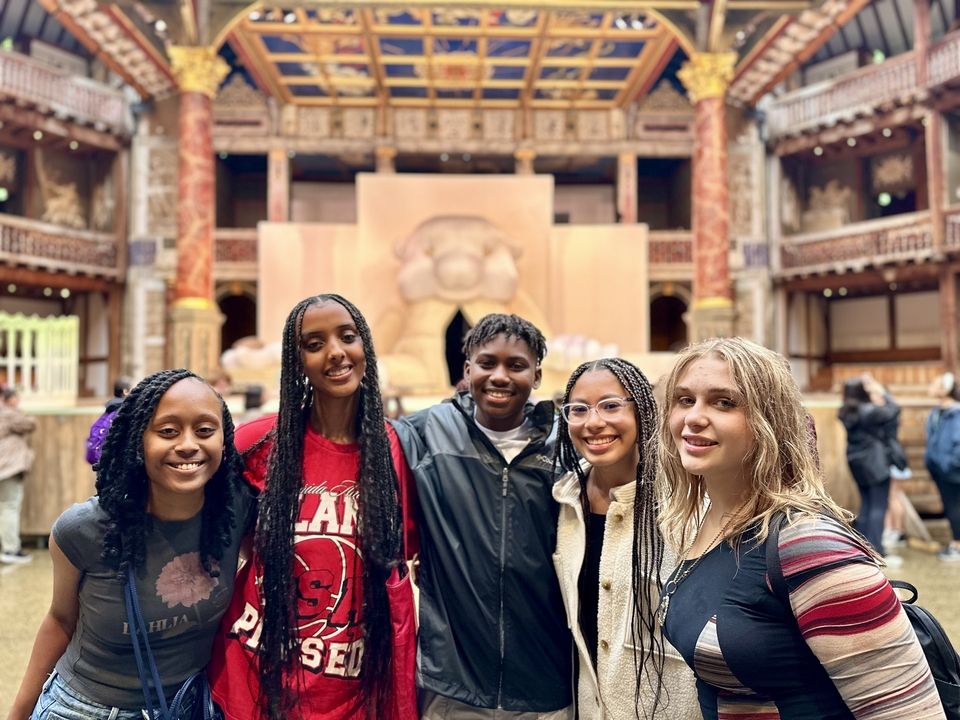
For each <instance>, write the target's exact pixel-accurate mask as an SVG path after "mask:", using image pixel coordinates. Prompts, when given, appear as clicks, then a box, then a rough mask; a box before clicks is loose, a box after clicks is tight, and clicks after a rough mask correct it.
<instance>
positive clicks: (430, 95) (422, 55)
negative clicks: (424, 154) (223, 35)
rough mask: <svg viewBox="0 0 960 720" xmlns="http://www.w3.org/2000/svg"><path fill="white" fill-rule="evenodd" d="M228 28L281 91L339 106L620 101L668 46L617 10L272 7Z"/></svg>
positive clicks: (653, 28) (653, 27)
mask: <svg viewBox="0 0 960 720" xmlns="http://www.w3.org/2000/svg"><path fill="white" fill-rule="evenodd" d="M234 32H235V33H237V34H238V35H241V36H243V40H244V43H243V44H244V46H245V47H248V48H252V49H253V52H252V53H251V57H250V62H252V63H253V64H255V65H256V68H255V70H256V71H257V73H258V74H261V75H263V76H264V77H268V78H270V79H271V83H272V84H273V85H274V86H276V87H280V88H283V91H284V99H285V100H287V101H289V100H291V99H292V101H293V102H298V101H301V100H302V101H303V102H304V103H306V104H330V105H342V106H349V105H350V104H351V101H352V100H356V101H357V104H365V105H369V99H370V98H371V97H376V98H378V99H379V100H380V102H381V103H386V104H390V103H391V102H392V101H393V100H397V101H398V102H399V104H402V105H423V106H431V105H432V106H443V105H444V103H445V102H447V103H450V104H452V105H456V106H461V107H462V106H463V105H464V103H467V104H468V105H475V106H479V107H482V106H484V105H485V104H486V103H489V105H490V106H491V107H504V106H505V105H506V106H508V107H509V106H510V105H511V104H513V105H514V106H519V105H521V104H525V103H532V104H533V106H534V107H536V106H537V104H538V102H540V103H541V106H543V107H557V106H558V103H577V102H580V101H584V102H589V103H593V104H594V106H596V107H615V106H616V105H617V104H618V103H621V104H622V103H623V102H624V98H625V97H626V96H628V94H629V93H628V92H627V90H628V89H629V88H628V83H629V86H630V87H633V86H634V84H636V83H638V81H640V82H642V81H643V80H644V78H645V75H644V73H652V72H658V68H662V67H663V64H664V62H663V57H662V56H663V54H664V53H667V52H670V53H672V52H673V48H674V47H675V45H674V44H673V42H672V36H670V35H669V31H668V30H667V29H666V28H665V27H661V26H659V25H657V23H655V22H652V21H650V19H649V18H647V17H646V16H644V15H643V14H642V13H630V14H621V13H617V12H612V11H609V12H595V11H589V12H570V11H551V12H547V11H544V10H526V9H489V8H487V9H462V8H444V7H433V8H403V7H396V8H379V9H371V8H361V9H351V8H327V9H319V10H318V9H309V10H308V9H304V8H302V7H298V8H295V9H288V8H283V7H274V8H270V7H267V8H264V9H262V10H259V11H254V12H252V13H251V15H250V17H249V18H248V19H247V20H245V21H243V22H241V23H240V25H239V26H238V27H237V29H236V30H235V31H234ZM352 56H355V57H356V61H352V60H351V59H350V58H351V57H352ZM301 58H302V60H301ZM652 79H653V78H650V80H652ZM361 99H362V100H363V101H364V102H363V103H360V102H359V101H360V100H361Z"/></svg>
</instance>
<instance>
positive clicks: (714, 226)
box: [677, 53, 736, 340]
mask: <svg viewBox="0 0 960 720" xmlns="http://www.w3.org/2000/svg"><path fill="white" fill-rule="evenodd" d="M735 63H736V54H734V53H696V54H694V55H693V56H691V57H690V59H689V60H688V61H687V62H685V63H684V64H683V67H682V68H681V69H680V72H679V73H677V75H678V77H679V78H680V81H681V82H682V83H683V85H684V87H685V88H686V89H687V93H688V95H689V97H690V100H691V102H692V103H693V105H694V113H695V114H694V137H693V305H692V307H691V310H690V319H691V321H692V322H691V325H692V328H691V329H692V339H693V340H703V339H705V338H709V337H727V336H730V335H732V334H733V331H734V320H735V317H736V311H735V308H734V305H733V292H732V288H731V281H730V266H729V243H730V240H729V232H730V231H729V226H730V202H729V189H728V178H727V126H726V117H725V104H724V95H725V94H726V92H727V87H728V86H729V84H730V81H731V80H732V79H733V68H734V64H735Z"/></svg>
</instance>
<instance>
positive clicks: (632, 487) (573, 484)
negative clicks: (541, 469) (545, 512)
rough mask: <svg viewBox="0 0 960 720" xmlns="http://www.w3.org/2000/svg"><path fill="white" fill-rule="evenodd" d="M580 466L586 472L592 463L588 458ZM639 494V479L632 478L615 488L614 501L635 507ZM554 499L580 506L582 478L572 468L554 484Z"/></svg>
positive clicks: (565, 503) (581, 461)
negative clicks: (635, 499)
mask: <svg viewBox="0 0 960 720" xmlns="http://www.w3.org/2000/svg"><path fill="white" fill-rule="evenodd" d="M580 468H581V469H582V470H583V471H584V472H585V473H587V472H590V463H588V462H587V461H586V460H580ZM636 496H637V481H636V480H631V481H630V482H628V483H627V484H626V485H621V486H620V487H618V488H614V490H613V502H615V503H619V504H621V505H628V506H630V507H633V501H634V498H636ZM553 499H554V500H556V501H557V502H558V503H561V504H564V505H574V506H576V507H579V506H580V479H579V478H578V477H577V474H576V473H575V472H573V471H572V470H571V471H570V472H566V473H564V474H563V475H561V476H560V478H559V479H558V480H557V482H556V483H554V485H553Z"/></svg>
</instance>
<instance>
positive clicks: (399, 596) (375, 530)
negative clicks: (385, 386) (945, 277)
mask: <svg viewBox="0 0 960 720" xmlns="http://www.w3.org/2000/svg"><path fill="white" fill-rule="evenodd" d="M282 347H283V355H282V367H281V379H280V402H279V412H278V413H277V414H276V415H271V416H265V417H262V418H260V419H257V420H254V421H252V422H250V423H247V424H245V425H243V426H241V427H240V428H239V429H238V430H237V432H236V436H234V429H233V424H232V420H231V418H230V413H229V411H228V410H227V408H226V405H225V404H224V402H223V401H222V399H221V398H220V397H219V396H218V395H217V394H216V393H215V392H214V391H213V390H212V389H211V388H210V387H209V386H208V385H206V384H205V383H204V382H203V381H202V380H200V379H199V378H197V377H196V376H195V375H193V374H192V373H190V372H189V371H185V370H172V371H164V372H161V373H157V374H155V375H153V376H150V377H149V378H147V379H145V380H144V381H142V382H141V383H140V384H139V385H137V386H136V387H135V388H134V389H133V390H132V391H131V392H130V394H129V396H128V397H127V398H126V399H125V400H124V401H123V404H122V405H121V406H120V408H119V410H118V412H117V415H116V417H115V418H114V420H113V424H112V425H111V427H110V430H109V433H108V435H107V438H106V441H105V442H104V445H103V452H102V457H101V458H100V461H99V463H98V465H97V468H96V469H97V496H96V497H94V498H92V499H91V500H89V501H88V502H86V503H83V504H81V505H77V506H74V507H73V508H70V509H68V510H67V511H66V512H65V513H64V514H63V516H61V518H60V519H59V520H58V521H57V523H56V524H55V525H54V528H53V531H52V535H51V540H50V552H51V557H52V558H53V565H54V590H53V594H54V597H53V602H52V604H51V607H50V610H49V612H48V613H47V615H46V617H45V618H44V620H43V622H42V625H41V627H40V630H39V632H38V636H37V640H36V643H35V646H34V650H33V653H32V656H31V658H30V661H29V665H28V668H27V672H26V675H25V677H24V680H23V683H22V686H21V688H20V691H19V693H18V695H17V698H16V700H15V702H14V706H13V710H12V712H11V714H10V720H26V719H27V718H34V719H36V720H47V719H48V718H49V719H53V718H80V717H83V718H98V719H99V718H102V719H103V720H133V719H134V718H142V717H145V716H148V715H147V711H145V710H144V708H145V707H147V706H148V705H149V703H147V704H145V702H144V700H145V696H146V694H147V692H148V690H150V682H149V678H147V679H146V680H145V681H143V682H142V681H141V680H142V677H141V676H142V675H143V671H142V670H138V667H137V664H136V663H134V655H135V654H136V655H139V653H140V651H139V650H137V651H136V652H135V651H134V646H133V643H132V642H131V637H130V628H129V623H128V618H130V617H132V616H131V615H130V614H129V612H127V608H125V604H126V603H128V602H129V604H131V605H133V604H136V603H135V601H136V600H137V599H139V606H140V608H142V614H143V616H144V618H145V620H146V621H147V622H146V623H145V628H146V635H147V638H148V640H149V642H150V651H151V652H152V655H153V657H154V658H155V660H156V668H157V670H158V673H157V674H156V675H155V676H154V678H155V682H154V683H153V684H154V685H156V684H158V683H157V680H158V681H159V684H160V685H161V687H160V688H159V691H160V697H161V699H165V700H166V703H165V702H161V703H160V705H161V711H160V712H161V714H159V715H156V717H161V716H162V717H164V718H165V720H187V719H188V718H194V717H203V716H204V715H203V714H202V711H208V710H210V709H211V708H213V705H212V703H209V702H207V701H206V698H205V694H204V692H203V686H202V683H194V684H193V685H191V686H190V687H191V690H190V691H189V692H186V693H180V695H181V696H182V697H175V696H177V694H178V690H179V689H180V688H181V687H182V686H183V684H184V682H185V681H186V680H188V678H191V677H192V676H194V675H196V674H197V673H202V672H206V675H207V677H208V678H209V683H210V687H211V689H212V699H213V700H215V701H216V705H217V708H216V710H218V711H219V712H222V713H223V716H224V717H225V718H227V719H228V720H259V719H260V718H265V719H268V720H279V719H280V718H304V719H305V720H362V719H364V718H383V719H384V720H413V719H414V718H418V717H421V718H426V719H427V720H448V719H449V720H461V719H462V720H472V719H474V718H477V719H480V718H498V719H499V718H502V719H511V720H561V719H562V720H567V719H570V720H572V719H573V718H574V717H579V718H581V719H583V720H586V719H588V718H598V719H599V718H606V719H608V720H615V719H619V718H624V719H627V718H635V717H661V718H668V719H670V720H685V719H686V718H700V717H701V716H702V717H704V718H717V719H719V718H738V717H751V718H760V717H762V718H783V719H784V720H800V719H811V720H812V719H814V718H816V719H817V720H824V719H832V718H851V717H852V718H857V719H858V720H860V719H866V718H870V719H875V720H878V719H880V718H894V717H896V718H905V717H910V718H915V719H918V720H919V719H921V718H943V717H944V715H943V710H942V709H941V706H940V702H939V698H938V696H937V691H936V688H935V685H934V681H933V678H932V676H931V674H930V670H929V668H928V666H927V664H926V661H925V660H924V656H923V654H922V651H921V648H920V645H919V643H918V641H917V639H916V637H915V635H914V634H913V630H912V629H911V627H910V625H909V623H908V621H907V619H906V616H905V615H904V612H903V610H902V609H901V608H900V604H899V602H898V601H897V598H896V596H895V595H894V592H893V590H892V589H891V587H890V585H889V584H888V583H887V581H886V580H885V579H884V576H883V574H882V573H881V570H880V567H879V564H878V562H879V558H878V557H877V555H876V554H875V553H874V552H873V551H872V550H871V549H870V547H869V544H867V543H866V542H865V541H864V539H863V538H862V537H861V536H860V535H859V534H858V533H856V532H855V531H854V530H853V529H852V528H851V527H850V524H849V520H850V516H849V514H848V513H847V512H846V511H844V510H842V509H841V508H839V507H838V506H837V505H835V504H834V503H833V501H831V499H830V498H829V496H828V495H827V494H826V492H825V490H824V486H823V482H822V478H821V475H820V472H819V469H818V467H817V464H816V461H815V448H813V447H811V444H810V442H809V435H808V429H807V422H806V415H805V412H804V410H803V406H802V403H801V397H800V394H799V391H798V390H797V387H796V384H795V383H794V381H793V379H792V378H791V376H790V372H789V368H788V366H787V363H786V361H785V360H784V359H783V358H782V357H781V356H779V355H777V354H776V353H774V352H772V351H769V350H766V349H764V348H762V347H760V346H757V345H754V344H753V343H750V342H748V341H746V340H742V339H737V338H733V339H725V340H714V341H709V342H707V343H701V344H698V345H695V346H693V347H691V348H688V349H687V350H685V351H684V352H682V353H681V354H680V355H679V357H678V360H677V364H676V366H675V368H674V369H673V371H672V372H671V373H670V375H669V376H668V377H667V379H666V381H665V391H666V394H665V398H664V400H663V402H662V406H661V407H660V408H659V409H658V405H657V402H656V400H655V399H654V394H653V388H652V387H651V384H650V383H649V381H648V380H647V378H646V377H645V376H644V374H643V373H642V372H641V371H640V370H639V369H638V368H637V367H636V366H635V365H633V364H631V363H629V362H627V361H626V360H623V359H618V358H609V359H603V360H597V361H595V362H590V363H586V364H584V365H581V366H580V367H579V368H577V369H576V371H575V372H574V373H573V375H572V376H571V378H570V381H569V383H568V385H567V387H566V390H565V392H564V394H563V398H562V401H561V402H560V408H559V413H558V412H557V408H556V406H555V405H554V403H552V402H549V401H544V402H540V403H532V402H530V396H531V394H532V393H533V391H534V390H536V388H537V387H538V386H539V384H540V380H541V362H542V360H543V358H544V355H545V353H546V343H545V340H544V337H543V335H542V334H541V332H540V331H539V330H538V329H537V328H536V327H534V326H533V325H532V324H530V323H529V322H527V321H525V320H523V319H522V318H519V317H516V316H511V315H489V316H486V317H484V318H482V319H481V320H480V321H479V322H478V323H477V324H476V326H475V327H473V328H472V329H471V331H470V333H469V334H468V335H467V337H466V339H465V341H464V352H465V356H466V362H465V367H464V379H465V384H466V385H467V390H466V391H465V392H461V393H458V394H457V395H456V396H455V397H454V398H452V399H451V400H449V401H447V402H444V403H441V404H439V405H436V406H433V407H430V408H428V409H426V410H423V411H421V412H418V413H414V414H413V415H410V416H406V417H403V418H400V419H399V420H397V421H395V422H390V423H388V422H386V421H385V419H384V411H383V405H382V400H381V395H380V389H379V385H378V377H377V361H376V355H375V352H374V347H373V341H372V337H371V333H370V329H369V326H368V325H367V323H366V321H365V320H364V318H363V316H362V315H361V313H360V312H359V310H358V309H357V308H356V307H354V306H353V305H352V304H351V303H350V302H349V301H347V300H346V299H344V298H342V297H340V296H337V295H320V296H317V297H312V298H308V299H306V300H304V301H303V302H301V303H299V304H298V305H297V306H296V307H295V308H294V309H293V310H292V311H291V313H290V315H289V317H288V319H287V322H286V325H285V326H284V330H283V341H282ZM770 543H774V546H773V548H772V552H773V553H774V555H773V556H775V557H776V558H778V560H779V563H778V565H780V566H781V568H782V576H783V578H784V579H785V583H786V587H787V588H788V597H785V598H780V597H778V596H777V594H776V593H775V592H774V590H773V586H772V585H771V584H770V582H769V578H768V573H767V566H766V564H767V558H768V557H771V550H770V549H769V548H767V545H768V544H770ZM238 556H239V557H240V560H239V569H238ZM414 556H416V557H418V559H419V563H418V565H417V566H416V567H417V571H416V583H417V586H418V588H419V613H418V615H417V614H416V611H415V610H414V599H413V589H412V586H411V578H410V575H409V574H408V573H407V567H408V565H407V562H406V561H407V560H409V559H411V558H413V557H414ZM125 586H128V587H133V588H134V590H133V593H134V595H135V597H134V598H132V599H131V597H130V594H129V591H127V592H126V595H125ZM415 686H416V687H415ZM164 713H165V714H164Z"/></svg>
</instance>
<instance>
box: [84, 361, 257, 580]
mask: <svg viewBox="0 0 960 720" xmlns="http://www.w3.org/2000/svg"><path fill="white" fill-rule="evenodd" d="M187 378H193V379H195V380H197V381H199V382H204V381H203V379H202V378H200V377H198V376H197V375H195V374H194V373H192V372H190V371H189V370H184V369H178V370H161V371H160V372H157V373H154V374H153V375H150V376H148V377H146V378H144V379H143V380H141V381H140V382H139V383H138V384H137V386H136V387H135V388H133V390H131V391H130V394H129V395H128V396H127V397H126V398H125V399H124V401H123V404H122V405H121V406H120V409H119V410H118V411H117V414H116V417H114V419H113V423H112V424H111V425H110V430H109V431H108V432H107V437H106V440H105V441H104V443H103V452H102V454H101V455H100V461H99V462H98V463H97V464H96V466H95V467H94V469H95V470H96V472H97V496H98V498H99V501H100V507H101V508H103V511H104V512H105V513H106V514H107V516H108V518H109V520H108V521H107V530H106V533H105V534H104V538H103V553H102V557H103V560H104V562H106V563H107V564H108V565H109V566H110V567H113V568H116V570H117V572H118V573H119V574H120V575H121V576H123V575H125V574H126V572H127V567H132V568H133V569H135V570H136V569H139V568H140V567H142V565H143V562H144V559H145V557H144V556H145V553H146V538H147V534H148V532H149V524H150V516H149V515H148V513H147V498H148V492H149V486H150V480H149V478H148V477H147V471H146V468H145V466H144V457H143V435H144V433H145V432H146V430H147V427H148V426H149V424H150V421H151V420H152V419H153V415H154V413H155V412H156V411H157V405H158V404H159V403H160V399H161V398H162V397H163V395H164V393H166V392H167V390H169V389H170V388H171V387H172V386H173V385H174V384H175V383H178V382H180V381H181V380H186V379H187ZM204 384H206V383H204ZM210 392H211V393H213V394H214V395H215V396H216V391H215V390H214V389H213V388H210ZM217 397H218V398H219V396H217ZM220 408H221V411H222V414H223V458H222V460H221V461H220V467H219V468H218V469H217V471H216V472H215V473H214V474H213V476H212V477H211V478H210V480H209V481H208V482H207V484H206V486H205V487H204V489H203V497H204V501H203V510H202V513H203V515H202V517H201V529H200V559H201V562H202V563H203V568H204V570H206V571H207V573H209V574H210V576H211V577H217V576H218V575H219V574H220V571H219V570H218V569H217V565H216V562H219V561H220V560H221V559H222V558H223V552H224V550H225V549H226V547H227V546H228V545H229V544H230V534H231V533H230V531H231V528H232V527H233V524H234V522H235V518H234V511H233V503H232V502H231V499H232V497H233V495H234V493H239V492H243V489H242V485H241V483H242V480H241V473H242V471H243V461H242V460H241V459H240V455H239V454H238V453H237V450H236V448H235V447H234V444H233V419H232V418H231V417H230V411H229V410H228V409H227V406H226V403H224V402H223V400H222V399H220Z"/></svg>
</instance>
